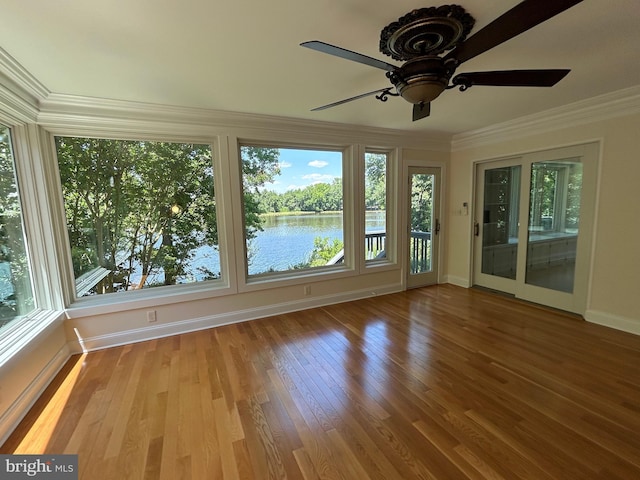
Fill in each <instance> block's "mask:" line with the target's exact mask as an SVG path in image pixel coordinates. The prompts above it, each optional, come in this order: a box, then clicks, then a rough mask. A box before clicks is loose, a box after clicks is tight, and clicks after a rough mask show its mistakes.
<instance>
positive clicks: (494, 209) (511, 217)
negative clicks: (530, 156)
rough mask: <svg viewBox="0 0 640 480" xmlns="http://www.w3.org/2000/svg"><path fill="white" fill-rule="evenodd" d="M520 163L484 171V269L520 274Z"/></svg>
mask: <svg viewBox="0 0 640 480" xmlns="http://www.w3.org/2000/svg"><path fill="white" fill-rule="evenodd" d="M520 175H521V167H520V165H513V166H510V167H499V168H491V169H487V170H485V172H484V210H483V220H482V273H485V274H487V275H495V276H497V277H503V278H510V279H515V278H516V266H517V263H518V261H517V257H518V255H517V254H518V224H519V212H520Z"/></svg>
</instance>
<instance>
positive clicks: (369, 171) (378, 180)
mask: <svg viewBox="0 0 640 480" xmlns="http://www.w3.org/2000/svg"><path fill="white" fill-rule="evenodd" d="M386 179H387V155H386V154H384V153H367V154H366V155H365V185H364V189H365V191H364V199H365V208H366V209H367V210H385V209H386V206H387V184H386V182H387V180H386Z"/></svg>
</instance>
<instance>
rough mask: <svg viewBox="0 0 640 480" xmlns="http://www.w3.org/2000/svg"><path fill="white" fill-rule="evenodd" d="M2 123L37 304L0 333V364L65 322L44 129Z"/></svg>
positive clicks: (7, 121) (5, 120)
mask: <svg viewBox="0 0 640 480" xmlns="http://www.w3.org/2000/svg"><path fill="white" fill-rule="evenodd" d="M0 123H1V124H2V125H3V126H5V127H7V128H8V129H9V131H10V135H11V143H12V152H13V157H14V168H15V175H16V180H17V185H18V195H19V198H20V203H21V210H22V222H23V226H24V234H25V237H26V239H27V240H26V250H27V255H28V257H29V271H30V274H31V284H32V290H33V297H34V305H35V309H34V310H33V311H31V312H30V313H29V314H27V315H24V316H23V317H22V318H20V319H17V320H15V321H12V322H11V323H10V324H9V325H8V326H7V328H6V329H5V330H3V331H2V333H0V367H1V366H3V365H4V364H6V363H7V362H9V361H10V359H11V358H12V357H13V356H14V355H16V354H17V353H18V352H19V351H21V350H22V349H23V348H25V347H26V346H27V345H28V344H29V343H31V342H32V341H33V340H34V339H35V338H36V337H38V336H39V335H41V334H42V333H43V332H44V331H45V330H49V329H50V328H55V327H57V326H58V325H60V324H61V323H62V322H63V321H64V299H63V295H62V289H61V288H60V286H61V280H62V277H61V274H60V271H59V268H57V267H58V253H59V251H58V249H57V248H56V244H55V241H54V237H53V236H52V235H51V232H52V231H53V230H52V229H53V228H54V223H55V222H54V221H53V216H52V212H51V209H50V202H49V198H50V197H49V192H50V188H51V175H50V166H51V164H50V162H49V161H48V160H47V159H48V156H47V153H46V149H45V148H43V146H44V145H45V142H43V138H44V133H43V130H42V129H41V128H40V127H38V126H36V125H35V124H31V123H29V124H27V123H23V122H19V121H15V120H14V119H12V118H11V117H9V116H6V115H4V114H3V113H2V111H0ZM35 265H37V266H38V268H35Z"/></svg>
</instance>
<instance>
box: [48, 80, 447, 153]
mask: <svg viewBox="0 0 640 480" xmlns="http://www.w3.org/2000/svg"><path fill="white" fill-rule="evenodd" d="M38 123H39V124H40V125H42V126H43V127H45V128H47V129H49V130H52V131H54V132H55V131H56V130H58V129H61V128H66V129H69V128H71V129H75V128H79V129H91V128H93V129H98V128H99V129H106V130H109V131H112V132H115V131H117V132H119V133H126V132H127V131H129V132H136V133H173V134H185V133H189V134H191V135H193V134H197V135H207V134H208V135H212V134H221V133H222V134H224V133H230V132H232V133H233V134H234V135H236V136H238V137H242V136H243V135H250V136H251V135H255V134H256V133H257V134H259V135H260V136H265V137H268V136H271V135H274V136H276V137H278V136H282V135H285V136H296V135H300V136H303V135H304V136H305V137H306V138H308V139H309V140H313V139H318V140H319V141H320V140H321V139H323V138H324V139H326V138H330V139H331V141H333V142H336V141H337V142H343V143H345V144H352V143H359V142H361V143H366V144H369V145H375V146H377V145H380V144H382V145H384V146H398V147H405V148H421V149H429V150H435V151H445V152H448V151H449V150H450V148H451V135H448V134H431V135H425V134H424V133H423V132H407V131H403V130H392V129H384V128H373V127H364V126H353V125H345V124H340V123H329V122H322V121H317V120H303V119H299V118H289V117H279V116H270V115H258V114H249V113H240V112H230V111H221V110H211V109H203V108H194V107H178V106H172V105H159V104H151V103H141V102H130V101H124V100H110V99H103V98H94V97H83V96H75V95H64V94H57V93H52V94H49V95H48V96H47V98H46V99H44V100H42V101H41V102H40V112H39V114H38Z"/></svg>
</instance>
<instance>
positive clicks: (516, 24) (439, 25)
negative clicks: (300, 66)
mask: <svg viewBox="0 0 640 480" xmlns="http://www.w3.org/2000/svg"><path fill="white" fill-rule="evenodd" d="M581 1H582V0H524V1H523V2H521V3H519V4H518V5H516V6H515V7H513V8H512V9H511V10H509V11H507V12H506V13H504V14H503V15H501V16H500V17H498V18H496V19H495V20H494V21H493V22H491V23H489V24H488V25H487V26H485V27H484V28H482V29H480V30H479V31H477V32H476V33H474V34H473V35H472V36H470V37H468V38H467V35H468V34H469V32H470V31H471V29H472V28H473V25H474V23H475V19H474V18H473V17H472V16H471V15H469V14H468V13H467V12H466V11H465V9H464V8H462V7H461V6H459V5H443V6H440V7H428V8H420V9H417V10H413V11H412V12H409V13H408V14H406V15H404V16H403V17H400V18H399V19H398V20H397V21H395V22H393V23H391V24H389V25H387V26H386V27H385V28H384V29H383V30H382V32H381V34H380V51H381V52H382V53H384V54H386V55H389V56H390V57H392V58H393V59H394V60H399V61H403V62H405V63H404V64H403V65H402V66H400V67H397V66H396V65H392V64H390V63H387V62H384V61H382V60H378V59H376V58H373V57H369V56H367V55H363V54H360V53H356V52H353V51H351V50H347V49H344V48H341V47H337V46H335V45H331V44H329V43H325V42H321V41H317V40H314V41H310V42H304V43H301V44H300V45H301V46H303V47H307V48H310V49H312V50H316V51H319V52H322V53H327V54H329V55H334V56H336V57H341V58H344V59H346V60H351V61H354V62H358V63H362V64H364V65H369V66H371V67H375V68H379V69H381V70H385V71H386V72H387V73H386V76H387V78H388V79H389V80H390V82H391V83H392V85H393V87H386V88H381V89H378V90H374V91H372V92H367V93H363V94H361V95H357V96H355V97H351V98H347V99H345V100H340V101H338V102H334V103H330V104H328V105H323V106H321V107H317V108H314V109H313V110H312V111H316V110H324V109H327V108H331V107H335V106H337V105H342V104H344V103H347V102H351V101H353V100H358V99H360V98H364V97H368V96H370V95H376V98H377V99H378V100H381V101H383V102H384V101H387V99H388V97H389V96H393V97H397V96H400V97H402V98H404V99H405V100H407V101H408V102H410V103H412V104H413V121H416V120H420V119H421V118H425V117H428V116H429V113H430V110H431V102H432V101H433V100H434V99H436V98H437V97H438V96H439V95H440V94H441V93H442V92H443V91H444V90H447V89H450V88H455V87H458V88H459V89H460V90H461V91H464V90H466V89H468V88H470V87H472V86H474V85H494V86H515V87H551V86H553V85H555V84H556V83H558V82H559V81H560V80H562V79H563V78H564V77H565V76H566V75H567V74H568V73H569V70H566V69H564V70H561V69H553V70H503V71H491V72H467V73H460V74H458V75H456V76H453V74H454V72H455V71H456V69H457V68H458V67H459V66H460V65H461V64H462V63H464V62H466V61H467V60H470V59H472V58H474V57H476V56H478V55H480V54H481V53H484V52H486V51H487V50H490V49H491V48H493V47H495V46H497V45H500V44H501V43H503V42H505V41H507V40H509V39H511V38H513V37H515V36H517V35H519V34H521V33H522V32H525V31H527V30H529V29H530V28H532V27H535V26H536V25H538V24H540V23H542V22H545V21H546V20H549V19H550V18H552V17H554V16H556V15H558V14H559V13H561V12H563V11H565V10H567V9H569V8H570V7H572V6H574V5H576V4H578V3H580V2H581ZM445 52H446V53H445ZM440 54H442V55H440ZM394 90H395V91H394Z"/></svg>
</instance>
